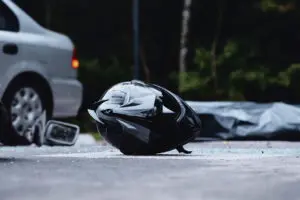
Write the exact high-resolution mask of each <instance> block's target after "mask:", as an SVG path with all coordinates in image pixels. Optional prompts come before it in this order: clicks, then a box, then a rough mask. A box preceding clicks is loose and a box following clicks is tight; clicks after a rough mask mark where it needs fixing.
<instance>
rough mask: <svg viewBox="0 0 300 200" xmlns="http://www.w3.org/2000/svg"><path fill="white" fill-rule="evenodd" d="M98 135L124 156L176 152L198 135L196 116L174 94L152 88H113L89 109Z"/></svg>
mask: <svg viewBox="0 0 300 200" xmlns="http://www.w3.org/2000/svg"><path fill="white" fill-rule="evenodd" d="M88 113H89V115H90V116H91V117H92V119H93V120H94V121H95V122H96V126H97V129H98V131H99V134H101V135H102V136H103V138H104V139H105V140H106V141H107V142H109V143H110V144H111V145H112V146H114V147H116V148H118V149H119V150H120V151H121V152H122V153H123V154H129V155H149V154H157V153H162V152H166V151H169V150H173V149H177V151H178V152H180V153H186V154H190V153H191V152H190V151H187V150H185V149H184V148H183V145H185V144H187V143H188V142H190V141H192V140H193V139H195V137H197V136H198V135H199V134H200V131H201V121H200V119H199V118H198V116H197V115H196V113H195V112H194V111H193V110H192V109H191V108H190V107H189V106H188V105H187V104H186V103H185V102H184V101H183V100H182V99H181V98H180V97H179V96H177V95H176V94H174V93H172V92H171V91H169V90H167V89H165V88H163V87H161V86H158V85H154V84H146V83H144V82H142V81H135V80H134V81H127V82H121V83H118V84H116V85H113V86H112V87H111V88H109V89H108V90H107V91H106V92H105V93H104V94H103V95H102V97H101V98H100V99H99V101H98V102H96V103H94V104H93V105H92V106H91V107H90V108H89V109H88Z"/></svg>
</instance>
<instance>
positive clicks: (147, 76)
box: [140, 45, 151, 82]
mask: <svg viewBox="0 0 300 200" xmlns="http://www.w3.org/2000/svg"><path fill="white" fill-rule="evenodd" d="M140 57H141V64H142V66H143V70H144V73H145V79H146V81H147V82H150V80H151V79H150V78H151V77H150V69H149V67H148V65H147V59H146V53H145V49H144V46H143V45H141V47H140Z"/></svg>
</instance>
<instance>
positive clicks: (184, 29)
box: [179, 0, 192, 91]
mask: <svg viewBox="0 0 300 200" xmlns="http://www.w3.org/2000/svg"><path fill="white" fill-rule="evenodd" d="M191 4H192V0H184V6H183V10H182V24H181V39H180V54H179V56H180V57H179V91H181V87H182V86H183V85H184V79H185V77H183V76H182V74H184V73H185V72H186V55H187V52H188V48H187V47H186V46H187V44H186V43H187V34H188V31H189V19H190V6H191Z"/></svg>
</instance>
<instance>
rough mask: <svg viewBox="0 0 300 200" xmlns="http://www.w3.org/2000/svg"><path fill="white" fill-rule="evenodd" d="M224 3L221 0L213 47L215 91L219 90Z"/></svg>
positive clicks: (212, 60)
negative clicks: (219, 44)
mask: <svg viewBox="0 0 300 200" xmlns="http://www.w3.org/2000/svg"><path fill="white" fill-rule="evenodd" d="M223 1H224V0H219V3H218V19H217V27H216V32H215V35H214V40H213V43H212V47H211V52H210V54H211V75H212V78H213V82H214V89H215V90H217V89H218V88H219V84H218V73H217V72H218V69H217V55H216V54H217V52H216V51H217V46H218V42H219V38H220V34H221V28H222V22H223Z"/></svg>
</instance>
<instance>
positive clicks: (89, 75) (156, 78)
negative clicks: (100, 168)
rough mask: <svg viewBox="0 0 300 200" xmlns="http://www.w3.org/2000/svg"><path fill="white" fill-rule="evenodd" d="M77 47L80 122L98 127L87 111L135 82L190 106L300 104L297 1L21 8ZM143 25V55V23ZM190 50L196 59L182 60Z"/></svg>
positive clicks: (47, 1) (44, 3)
mask: <svg viewBox="0 0 300 200" xmlns="http://www.w3.org/2000/svg"><path fill="white" fill-rule="evenodd" d="M14 2H15V3H16V4H17V5H18V6H20V7H21V8H22V9H23V10H24V11H25V12H27V13H28V14H29V15H30V16H31V17H32V18H33V19H34V20H36V21H37V22H38V23H39V24H41V25H42V26H44V27H46V28H48V29H50V30H53V31H56V32H60V33H63V34H65V35H67V36H69V37H70V38H71V40H72V41H73V42H74V44H75V46H76V55H77V57H78V59H79V62H80V67H79V68H78V79H79V81H80V82H81V83H82V84H83V88H84V91H83V102H82V105H81V109H80V111H79V113H78V116H77V117H76V118H71V119H69V121H73V122H74V121H76V123H78V124H80V126H81V128H82V130H83V131H91V130H93V128H94V126H93V125H92V124H91V123H89V121H90V119H89V118H88V117H87V115H86V108H87V106H88V105H89V104H90V103H91V102H93V101H95V100H97V98H99V97H100V96H101V95H102V93H103V92H104V91H105V90H106V89H108V87H110V86H112V85H113V84H115V83H117V82H120V81H127V80H131V79H133V78H135V77H134V55H137V56H138V61H139V79H140V80H144V81H150V82H153V83H156V84H160V85H162V86H165V87H167V88H168V89H170V90H172V91H174V92H176V93H177V94H180V95H181V96H182V97H183V98H184V99H185V100H197V101H216V100H224V101H225V100H226V101H227V100H228V101H256V102H274V101H283V102H286V103H291V104H299V102H300V93H299V88H300V86H299V78H300V50H299V48H300V20H299V19H300V7H299V6H300V5H299V3H300V2H299V1H296V0H248V1H240V0H151V1H150V0H139V1H138V3H139V5H138V13H139V15H138V16H137V15H135V13H134V9H133V8H134V5H133V2H134V1H124V0H110V1H95V0H72V1H70V0H59V1H58V0H14ZM134 16H136V17H137V18H138V25H139V26H138V30H139V31H138V48H137V49H136V50H138V54H134V50H135V49H134V44H135V43H134V41H135V40H134V39H137V38H135V36H136V35H135V34H134V33H135V32H134V29H133V27H134V21H135V20H137V19H135V18H134ZM185 47H186V50H187V53H186V54H185V53H183V52H184V51H182V50H184V48H185Z"/></svg>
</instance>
